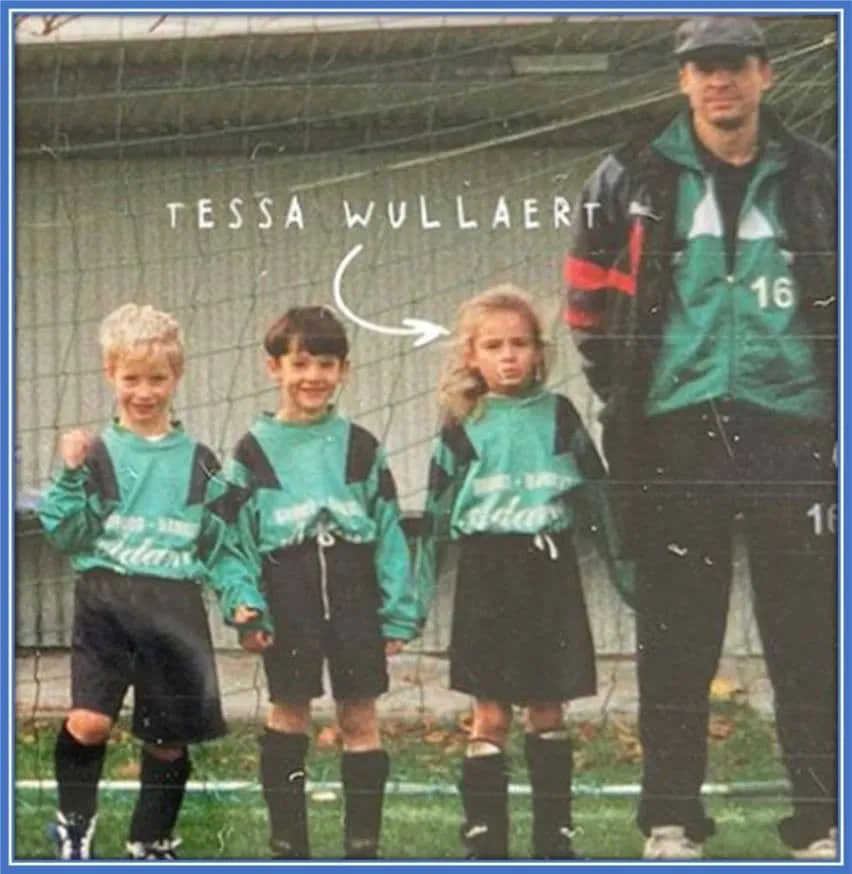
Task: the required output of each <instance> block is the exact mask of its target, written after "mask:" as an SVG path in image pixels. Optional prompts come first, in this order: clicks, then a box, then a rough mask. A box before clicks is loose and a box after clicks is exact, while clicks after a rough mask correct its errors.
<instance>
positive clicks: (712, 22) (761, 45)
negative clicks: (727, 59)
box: [674, 15, 767, 61]
mask: <svg viewBox="0 0 852 874" xmlns="http://www.w3.org/2000/svg"><path fill="white" fill-rule="evenodd" d="M719 50H721V51H723V52H725V53H726V54H730V53H740V54H744V55H752V54H753V55H759V56H761V57H766V54H767V52H766V42H765V40H764V39H763V33H762V32H761V30H760V28H759V27H758V26H757V24H756V23H755V21H754V19H753V18H747V17H745V16H742V15H731V16H723V15H706V16H700V17H698V18H690V19H689V21H685V22H684V23H683V24H682V25H681V26H680V27H679V28H678V29H677V32H676V34H675V49H674V55H675V57H676V58H677V59H678V60H679V61H687V60H689V58H690V57H693V56H695V55H706V54H710V53H713V52H717V51H719Z"/></svg>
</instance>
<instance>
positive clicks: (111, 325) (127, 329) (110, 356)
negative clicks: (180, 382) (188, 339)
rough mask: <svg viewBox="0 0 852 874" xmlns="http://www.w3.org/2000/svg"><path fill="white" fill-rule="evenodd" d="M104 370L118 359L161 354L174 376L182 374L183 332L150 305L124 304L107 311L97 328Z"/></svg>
mask: <svg viewBox="0 0 852 874" xmlns="http://www.w3.org/2000/svg"><path fill="white" fill-rule="evenodd" d="M100 342H101V351H102V353H103V360H104V369H105V370H106V371H107V372H111V371H112V370H113V369H114V368H115V366H116V364H117V363H118V361H119V359H121V358H125V357H130V358H137V357H140V356H141V357H144V356H148V355H152V354H155V353H158V352H159V353H163V354H164V355H165V356H166V358H167V359H168V361H169V364H171V366H172V368H173V369H174V372H175V374H176V375H177V376H181V375H182V374H183V367H184V360H185V358H186V351H185V349H184V342H183V331H182V330H181V327H180V324H179V323H178V321H177V319H175V318H174V317H173V316H171V315H170V314H169V313H164V312H162V311H160V310H155V309H154V307H152V306H151V305H150V304H144V305H139V304H135V303H126V304H124V306H121V307H119V308H118V309H117V310H115V311H114V312H112V313H110V314H109V315H108V316H107V317H106V318H105V319H104V320H103V321H102V322H101V329H100Z"/></svg>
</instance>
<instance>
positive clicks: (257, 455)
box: [215, 411, 421, 640]
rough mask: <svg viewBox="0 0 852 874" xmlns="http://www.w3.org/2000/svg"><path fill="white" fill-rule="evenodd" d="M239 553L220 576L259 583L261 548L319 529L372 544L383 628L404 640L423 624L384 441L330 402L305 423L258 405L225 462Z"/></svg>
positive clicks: (266, 550)
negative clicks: (329, 408)
mask: <svg viewBox="0 0 852 874" xmlns="http://www.w3.org/2000/svg"><path fill="white" fill-rule="evenodd" d="M226 478H227V480H228V484H229V495H230V502H231V506H232V512H231V520H232V523H233V524H234V525H235V527H236V530H237V531H238V534H239V542H240V544H241V547H242V548H241V552H242V554H243V557H242V561H241V562H239V563H233V562H232V561H231V557H230V556H223V557H222V561H221V562H220V566H219V567H218V568H217V569H216V571H215V572H216V574H217V576H223V577H229V576H239V577H241V578H242V579H244V580H245V581H246V582H247V583H251V584H255V585H259V583H260V580H261V576H262V569H263V561H264V557H265V556H268V555H269V554H270V553H274V552H275V551H277V550H281V549H286V548H287V547H288V546H295V545H298V544H301V543H304V542H305V541H308V540H313V539H315V538H318V537H319V536H320V535H322V534H330V535H332V536H334V537H336V538H339V539H341V540H345V541H348V542H350V543H364V544H373V545H374V547H375V567H376V575H377V578H378V582H379V588H380V592H381V607H380V619H381V625H382V634H383V635H384V636H385V637H386V638H394V639H400V640H410V639H411V638H412V637H414V636H415V634H416V633H417V630H418V629H419V627H420V624H421V616H420V613H421V611H420V603H419V599H418V598H417V597H416V595H415V591H414V587H413V578H412V575H411V561H410V555H409V549H408V544H407V542H406V539H405V534H404V532H403V529H402V525H401V521H400V511H399V504H398V501H397V494H396V486H395V484H394V480H393V476H392V475H391V472H390V470H389V468H388V465H387V459H386V455H385V452H384V450H383V449H382V447H381V446H380V445H379V443H378V441H377V440H376V438H375V437H374V436H373V435H372V434H371V433H370V432H369V431H367V430H366V429H364V428H362V427H361V426H359V425H357V424H355V423H354V422H351V421H349V420H348V419H346V418H344V417H343V416H340V415H339V414H337V413H336V412H334V411H330V412H329V413H328V415H326V416H324V417H323V418H322V419H320V420H319V421H316V422H311V423H296V422H285V421H281V420H280V419H278V418H276V417H275V416H274V415H272V414H263V415H261V416H260V417H258V419H257V420H256V421H255V422H254V423H253V424H252V426H251V428H250V429H249V431H248V433H247V434H245V435H244V436H243V437H242V438H241V439H240V441H239V442H238V444H237V446H236V448H235V450H234V456H233V459H232V460H231V461H230V462H229V463H228V465H227V466H226Z"/></svg>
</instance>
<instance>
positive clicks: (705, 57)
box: [679, 49, 772, 130]
mask: <svg viewBox="0 0 852 874" xmlns="http://www.w3.org/2000/svg"><path fill="white" fill-rule="evenodd" d="M679 79H680V90H681V91H682V92H683V93H684V94H685V95H686V96H687V97H688V98H689V105H690V107H691V108H692V111H693V113H694V114H695V117H696V120H698V121H702V122H704V123H705V124H709V125H713V126H714V127H717V128H720V129H722V130H737V129H738V128H740V127H742V126H743V125H744V124H746V122H748V121H749V120H751V119H752V118H754V116H755V115H756V114H757V113H758V111H759V110H760V101H761V98H762V97H763V92H764V91H766V90H768V89H769V88H770V87H771V85H772V68H771V67H770V66H769V63H768V62H767V61H765V60H763V59H762V58H759V57H757V56H756V55H748V54H744V53H742V52H739V51H736V50H730V49H727V50H726V49H708V50H707V51H706V52H702V53H701V54H699V55H695V56H693V57H691V58H690V59H689V60H688V61H686V62H685V63H684V64H683V65H682V66H681V68H680V74H679Z"/></svg>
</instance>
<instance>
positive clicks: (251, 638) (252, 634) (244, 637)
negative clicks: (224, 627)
mask: <svg viewBox="0 0 852 874" xmlns="http://www.w3.org/2000/svg"><path fill="white" fill-rule="evenodd" d="M240 646H241V647H242V648H243V649H244V650H246V652H253V653H256V654H257V653H262V652H263V651H264V650H265V649H267V648H268V647H270V646H272V635H271V634H270V633H269V632H268V631H263V630H262V629H260V628H257V629H255V630H254V631H244V632H241V634H240Z"/></svg>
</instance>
